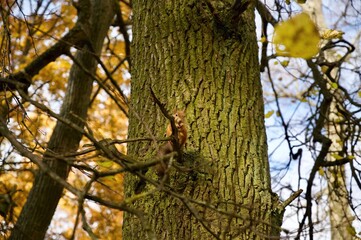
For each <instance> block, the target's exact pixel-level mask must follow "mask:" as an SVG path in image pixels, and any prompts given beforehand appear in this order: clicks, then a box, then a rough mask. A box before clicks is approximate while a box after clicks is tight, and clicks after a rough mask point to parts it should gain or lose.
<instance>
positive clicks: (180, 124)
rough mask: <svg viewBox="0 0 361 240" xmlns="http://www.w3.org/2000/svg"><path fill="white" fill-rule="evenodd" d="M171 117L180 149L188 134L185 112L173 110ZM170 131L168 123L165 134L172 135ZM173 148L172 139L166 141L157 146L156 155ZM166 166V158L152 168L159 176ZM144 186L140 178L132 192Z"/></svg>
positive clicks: (162, 154)
mask: <svg viewBox="0 0 361 240" xmlns="http://www.w3.org/2000/svg"><path fill="white" fill-rule="evenodd" d="M173 117H174V122H175V126H176V127H177V130H178V144H179V147H180V148H181V149H182V148H183V146H184V145H185V143H186V141H187V136H188V135H187V126H186V119H185V113H184V111H175V112H174V114H173ZM172 133H173V132H172V126H171V124H168V126H167V131H166V136H167V137H170V136H172ZM174 150H175V149H174V146H173V143H172V141H167V142H166V143H164V144H162V145H161V146H160V147H159V149H158V152H157V156H158V157H162V156H164V155H166V154H169V153H171V152H173V151H174ZM168 160H169V159H168ZM167 168H168V161H167V160H164V161H162V162H160V163H158V164H157V165H155V166H154V170H155V172H156V174H157V175H158V177H159V178H162V177H164V175H165V173H166V171H167ZM147 171H148V169H146V170H145V171H144V172H143V174H145V173H146V172H147ZM145 186H146V182H145V181H144V179H140V181H139V182H138V183H137V184H136V185H135V188H134V192H135V193H136V194H139V193H140V192H141V191H142V190H143V189H144V188H145Z"/></svg>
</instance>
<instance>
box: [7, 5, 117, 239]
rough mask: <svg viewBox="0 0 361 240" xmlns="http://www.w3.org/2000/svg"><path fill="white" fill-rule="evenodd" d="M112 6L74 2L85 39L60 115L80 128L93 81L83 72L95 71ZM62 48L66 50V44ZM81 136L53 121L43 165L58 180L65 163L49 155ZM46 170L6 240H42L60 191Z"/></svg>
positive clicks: (65, 172) (75, 143) (73, 147)
mask: <svg viewBox="0 0 361 240" xmlns="http://www.w3.org/2000/svg"><path fill="white" fill-rule="evenodd" d="M113 4H114V2H113V1H111V0H106V1H101V0H81V1H79V2H78V11H79V13H78V18H79V21H78V23H77V24H78V25H79V27H81V30H82V31H83V34H85V36H86V37H83V41H85V42H86V44H85V45H84V46H85V47H84V48H82V49H80V50H78V52H77V54H76V56H75V63H74V65H73V67H72V69H71V72H70V76H69V81H68V87H67V91H66V94H65V98H64V101H63V105H62V108H61V112H60V116H61V117H62V118H63V119H66V120H68V121H70V122H71V123H73V124H75V125H77V126H79V127H83V126H84V120H85V119H86V117H87V110H88V106H89V102H90V94H91V92H92V86H93V79H92V78H91V76H89V74H88V73H87V72H86V71H84V70H87V71H89V72H90V73H94V72H95V70H96V65H97V61H96V58H94V55H99V54H100V52H101V49H102V46H103V41H104V37H105V36H106V34H107V32H108V29H109V26H110V24H111V23H112V20H113V19H114V15H115V12H114V5H113ZM76 37H78V36H76ZM73 38H74V36H73ZM68 40H73V39H68ZM60 44H63V43H60ZM64 47H65V48H70V46H69V45H66V44H65V46H64ZM81 137H82V133H81V132H76V131H74V130H73V128H71V127H70V126H69V125H68V124H67V123H64V122H60V121H58V122H57V125H56V127H55V129H54V132H53V134H52V136H51V138H50V141H49V143H48V150H47V152H46V153H45V154H44V163H45V164H46V165H47V167H48V168H49V171H51V172H53V173H56V174H57V176H58V177H60V178H62V179H66V178H67V176H68V173H69V166H68V165H67V163H66V162H65V161H62V160H59V159H56V158H53V157H52V156H54V154H64V153H69V152H74V151H76V150H77V148H78V145H79V142H80V139H81ZM49 171H48V172H46V171H44V169H42V171H39V172H38V173H37V175H36V178H35V182H34V185H33V188H32V190H31V192H30V194H29V196H28V199H27V202H26V204H25V206H24V207H23V210H22V212H21V214H20V216H19V219H18V221H17V223H16V225H15V227H14V230H13V231H12V234H11V237H10V239H44V236H45V234H46V230H47V228H48V226H49V224H50V221H51V219H52V217H53V214H54V211H55V209H56V206H57V204H58V201H59V199H60V197H61V195H62V192H63V188H64V186H63V185H62V184H61V183H59V181H57V180H58V179H57V180H55V179H54V177H50V176H49ZM30 219H31V220H30Z"/></svg>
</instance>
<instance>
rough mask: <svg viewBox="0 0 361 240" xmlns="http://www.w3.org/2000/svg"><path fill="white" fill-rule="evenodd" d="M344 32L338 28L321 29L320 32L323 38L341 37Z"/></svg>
mask: <svg viewBox="0 0 361 240" xmlns="http://www.w3.org/2000/svg"><path fill="white" fill-rule="evenodd" d="M343 34H344V32H342V31H339V30H335V29H326V30H324V31H322V33H321V38H322V39H325V40H330V39H335V38H337V39H341V38H342V36H343Z"/></svg>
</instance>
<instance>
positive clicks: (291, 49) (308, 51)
mask: <svg viewBox="0 0 361 240" xmlns="http://www.w3.org/2000/svg"><path fill="white" fill-rule="evenodd" d="M320 40H321V38H320V35H319V33H318V30H317V28H316V25H315V24H314V22H313V21H312V20H311V18H310V17H309V16H308V15H307V14H306V13H301V14H298V15H296V16H294V17H292V18H290V19H289V20H287V21H284V22H281V23H279V24H277V25H276V27H275V33H274V36H273V43H274V44H275V46H276V53H277V55H279V56H289V57H301V58H305V59H310V58H312V57H313V56H315V55H316V54H317V53H318V51H319V42H320Z"/></svg>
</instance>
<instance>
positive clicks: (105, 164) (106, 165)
mask: <svg viewBox="0 0 361 240" xmlns="http://www.w3.org/2000/svg"><path fill="white" fill-rule="evenodd" d="M97 163H98V165H99V166H101V167H104V168H110V167H111V166H112V165H113V162H112V161H109V160H105V161H102V160H101V161H98V162H97Z"/></svg>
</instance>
